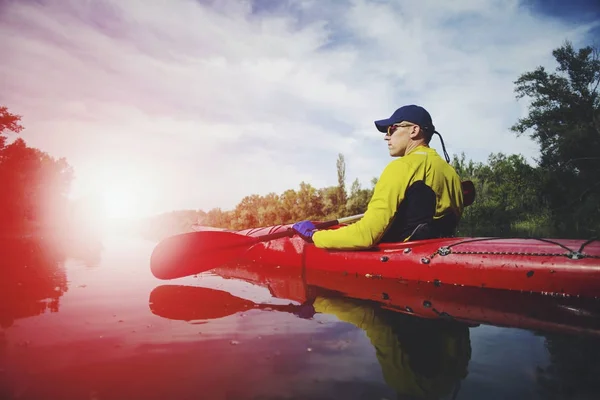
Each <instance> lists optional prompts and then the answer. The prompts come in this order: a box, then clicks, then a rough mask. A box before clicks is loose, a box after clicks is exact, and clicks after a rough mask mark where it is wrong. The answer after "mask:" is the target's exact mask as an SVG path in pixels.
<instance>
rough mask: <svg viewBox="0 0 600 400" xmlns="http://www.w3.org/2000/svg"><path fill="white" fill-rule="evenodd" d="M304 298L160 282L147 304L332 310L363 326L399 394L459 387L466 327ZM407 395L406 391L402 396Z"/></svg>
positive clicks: (207, 312)
mask: <svg viewBox="0 0 600 400" xmlns="http://www.w3.org/2000/svg"><path fill="white" fill-rule="evenodd" d="M312 293H314V294H315V297H312V298H309V299H307V300H306V301H305V302H304V303H302V304H299V305H296V304H291V303H290V304H288V305H279V304H262V303H255V302H253V301H251V300H247V299H242V298H239V297H236V296H233V295H232V294H230V293H228V292H226V291H222V290H216V289H211V288H205V287H193V286H176V285H163V286H159V287H157V288H156V289H154V290H153V291H152V293H151V294H150V300H149V303H150V309H151V310H152V312H153V313H154V314H156V315H159V316H161V317H163V318H169V319H174V320H186V321H195V320H209V319H217V318H223V317H226V316H230V315H233V314H235V313H239V312H243V311H247V310H250V309H262V310H267V311H274V312H287V313H291V314H294V315H296V316H298V317H300V318H311V317H312V316H314V315H315V314H317V313H322V314H328V315H332V316H335V317H336V318H337V319H338V320H339V321H343V322H346V323H349V324H352V325H354V326H356V327H357V328H360V329H362V330H363V331H364V332H365V334H366V336H367V337H368V338H369V340H370V342H371V344H372V345H373V347H374V349H375V354H376V356H377V360H378V361H379V364H380V366H381V371H382V374H383V377H384V379H385V382H386V383H387V384H388V385H389V386H390V387H391V388H393V389H394V390H395V391H396V392H397V393H398V395H399V396H401V397H399V398H440V397H443V396H445V395H448V394H449V393H452V392H454V391H457V390H458V389H459V384H458V383H459V382H460V380H462V379H464V378H465V377H466V376H467V365H468V363H469V359H470V356H471V347H470V340H469V328H468V326H467V325H466V324H462V323H457V322H454V321H446V320H432V319H422V318H417V317H413V316H409V315H403V314H400V313H397V312H393V311H391V310H386V309H382V308H381V307H380V306H379V305H377V304H376V303H374V302H367V301H360V300H356V299H350V298H345V297H343V296H340V293H339V292H335V291H329V290H321V289H319V288H313V290H312ZM406 396H409V397H406Z"/></svg>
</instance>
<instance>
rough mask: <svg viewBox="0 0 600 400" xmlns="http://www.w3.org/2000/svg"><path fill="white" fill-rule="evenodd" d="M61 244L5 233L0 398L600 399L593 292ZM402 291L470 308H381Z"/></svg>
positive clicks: (114, 242)
mask: <svg viewBox="0 0 600 400" xmlns="http://www.w3.org/2000/svg"><path fill="white" fill-rule="evenodd" d="M69 245H70V247H68V248H65V247H64V246H63V245H59V244H58V242H56V241H54V240H53V239H52V238H48V237H47V238H45V239H39V238H34V237H31V238H27V239H18V240H17V239H8V238H4V239H3V241H2V244H1V252H0V262H1V265H0V267H1V270H0V274H1V275H0V289H1V294H0V325H1V331H0V398H2V399H171V398H172V399H338V398H339V399H408V398H446V399H451V398H456V399H481V398H485V399H506V398H516V399H597V398H599V397H600V396H599V394H600V383H599V380H598V379H597V377H598V376H599V373H600V334H599V333H600V323H599V322H598V320H597V319H596V314H594V312H595V311H596V310H598V307H597V304H590V305H587V304H584V303H581V302H574V303H573V302H565V300H564V299H563V300H561V299H551V298H549V299H548V300H546V299H541V300H536V301H534V302H533V303H532V302H529V300H527V298H526V297H519V296H516V295H515V296H516V297H514V296H512V297H511V296H505V295H504V294H494V295H493V296H491V297H490V296H487V295H486V296H487V297H482V295H480V294H477V293H475V292H472V293H470V292H464V291H463V292H457V291H453V290H451V289H448V290H447V291H446V292H443V291H442V292H431V293H433V294H432V295H429V294H427V296H430V297H427V298H428V299H430V300H429V301H430V304H429V305H428V306H427V307H425V306H424V305H423V301H422V298H424V297H422V296H425V293H429V292H428V291H429V290H430V288H429V287H416V286H414V285H413V286H411V285H408V286H407V287H406V288H405V289H402V290H403V291H398V290H397V289H396V292H394V289H390V287H389V286H386V285H389V283H388V282H381V283H374V284H373V285H375V286H370V285H367V284H365V283H364V282H362V281H361V282H357V281H344V282H341V283H340V281H339V279H338V278H337V277H333V278H332V277H327V276H315V277H309V278H307V277H306V276H305V277H303V278H302V277H301V274H297V271H296V272H294V271H282V270H281V269H278V270H275V269H268V268H267V267H263V268H261V267H260V266H259V267H255V268H254V269H252V268H250V267H244V266H242V267H239V268H238V269H235V268H234V269H225V268H223V269H221V270H215V271H213V272H211V273H205V274H201V275H198V276H196V277H188V278H183V279H179V280H176V281H168V282H165V281H159V280H157V279H155V278H154V277H153V276H152V275H151V273H150V271H149V257H150V253H151V251H152V249H153V247H154V245H155V242H152V241H147V240H143V239H139V238H135V237H128V236H119V235H114V236H111V237H109V238H108V239H106V240H104V242H103V248H99V247H97V246H95V245H89V246H86V245H82V244H81V243H76V244H73V243H69ZM303 279H304V280H303ZM377 285H379V286H377ZM382 285H383V286H382ZM344 286H345V288H344ZM345 290H347V291H349V292H352V293H353V294H354V295H355V296H356V297H361V296H362V298H363V300H360V299H356V298H351V297H349V296H348V295H345V296H344V295H341V294H340V293H339V292H340V291H345ZM384 290H385V291H386V292H385V293H386V295H385V296H380V294H381V293H383V291H384ZM444 290H445V289H444ZM465 293H466V294H465ZM479 293H482V292H481V291H479ZM486 293H487V292H486ZM386 296H387V298H386ZM399 296H400V297H402V296H404V297H402V300H401V303H402V304H403V305H406V304H409V303H410V304H411V307H410V308H411V310H412V311H413V312H414V313H420V314H421V313H422V314H423V315H425V316H430V317H432V316H435V315H436V314H435V313H436V312H437V313H439V312H440V310H441V311H443V312H447V314H448V315H453V314H454V315H459V314H460V315H470V316H471V317H477V318H479V319H480V320H479V321H472V322H471V323H469V324H464V323H458V322H457V321H456V320H453V319H452V318H441V319H440V318H435V319H434V318H420V317H416V316H413V315H408V314H406V313H399V312H397V310H396V311H394V310H389V309H385V308H382V307H381V305H382V304H383V305H387V306H388V307H390V308H394V307H393V306H394V304H395V303H394V301H395V300H396V299H398V297H399ZM419 296H421V297H419ZM461 296H462V297H461ZM503 296H504V297H503ZM308 299H309V300H310V301H309V300H308ZM364 299H371V301H367V300H364ZM468 299H472V300H473V301H474V302H476V303H477V304H475V305H473V304H469V302H468ZM373 300H376V301H373ZM534 306H535V307H537V308H535V309H534V308H532V307H534ZM520 308H522V310H519V309H520ZM590 310H592V311H590ZM521 311H522V312H521ZM481 319H485V321H481ZM486 321H487V323H482V322H486ZM490 324H505V325H511V326H513V327H500V326H494V325H490ZM514 326H520V327H521V328H517V327H514ZM525 328H528V329H525Z"/></svg>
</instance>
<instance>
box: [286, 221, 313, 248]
mask: <svg viewBox="0 0 600 400" xmlns="http://www.w3.org/2000/svg"><path fill="white" fill-rule="evenodd" d="M292 229H293V230H295V231H296V232H298V235H300V236H301V237H302V239H304V240H306V241H307V242H310V243H312V235H313V233H314V231H315V230H316V229H317V228H316V227H315V225H314V224H313V223H312V222H310V221H301V222H296V223H295V224H294V225H292Z"/></svg>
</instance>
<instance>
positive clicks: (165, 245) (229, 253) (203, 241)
mask: <svg viewBox="0 0 600 400" xmlns="http://www.w3.org/2000/svg"><path fill="white" fill-rule="evenodd" d="M256 242H257V240H256V239H255V238H253V237H250V236H244V235H240V234H237V233H234V232H220V231H201V232H188V233H183V234H180V235H175V236H170V237H168V238H166V239H164V240H163V241H161V242H160V243H158V244H157V245H156V247H155V248H154V250H153V251H152V256H151V257H150V270H151V271H152V274H153V275H154V276H155V277H157V278H158V279H175V278H181V277H184V276H189V275H194V274H198V273H200V272H204V271H208V270H210V269H213V268H216V267H218V266H221V265H223V264H226V263H228V262H231V261H233V260H235V259H236V258H237V257H238V256H240V255H241V254H243V253H244V252H245V251H246V250H248V249H249V248H250V247H251V246H252V245H253V244H255V243H256Z"/></svg>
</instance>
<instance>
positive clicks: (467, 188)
mask: <svg viewBox="0 0 600 400" xmlns="http://www.w3.org/2000/svg"><path fill="white" fill-rule="evenodd" d="M461 186H462V191H463V204H464V206H465V207H468V206H470V205H471V204H473V202H474V201H475V185H474V184H473V182H471V181H463V182H461Z"/></svg>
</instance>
